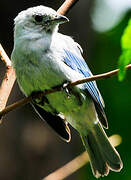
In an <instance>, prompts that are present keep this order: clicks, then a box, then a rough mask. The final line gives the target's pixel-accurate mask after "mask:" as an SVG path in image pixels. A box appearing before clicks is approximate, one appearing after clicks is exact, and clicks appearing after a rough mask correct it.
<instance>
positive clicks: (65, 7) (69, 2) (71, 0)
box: [57, 0, 79, 15]
mask: <svg viewBox="0 0 131 180" xmlns="http://www.w3.org/2000/svg"><path fill="white" fill-rule="evenodd" d="M78 1H79V0H66V1H65V2H64V3H63V4H62V6H61V7H60V8H59V9H58V10H57V12H58V13H59V14H61V15H65V14H67V13H68V11H69V10H70V9H71V8H72V7H73V6H74V5H75V4H76V3H77V2H78Z"/></svg>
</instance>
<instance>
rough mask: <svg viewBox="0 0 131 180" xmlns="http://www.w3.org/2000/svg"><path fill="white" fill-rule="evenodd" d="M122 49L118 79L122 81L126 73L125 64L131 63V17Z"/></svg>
mask: <svg viewBox="0 0 131 180" xmlns="http://www.w3.org/2000/svg"><path fill="white" fill-rule="evenodd" d="M121 49H122V54H121V56H120V58H119V62H118V63H119V69H120V71H119V73H118V79H119V81H122V80H123V79H124V78H125V75H126V69H125V66H126V65H128V64H130V63H131V19H130V20H129V22H128V25H127V27H126V28H125V30H124V33H123V35H122V37H121Z"/></svg>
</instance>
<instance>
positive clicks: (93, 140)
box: [81, 123, 122, 178]
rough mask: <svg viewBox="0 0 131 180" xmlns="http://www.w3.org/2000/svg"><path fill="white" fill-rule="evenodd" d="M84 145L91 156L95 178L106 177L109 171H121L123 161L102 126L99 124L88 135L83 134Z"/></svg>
mask: <svg viewBox="0 0 131 180" xmlns="http://www.w3.org/2000/svg"><path fill="white" fill-rule="evenodd" d="M81 138H82V140H83V144H84V145H85V147H86V150H87V152H88V154H89V158H90V163H91V167H92V171H93V174H94V176H96V177H97V178H98V177H100V176H106V175H108V173H109V170H110V169H111V170H113V171H120V170H121V168H122V161H121V159H120V156H119V154H118V152H117V151H116V150H115V148H114V147H113V146H112V145H111V144H110V142H109V140H108V137H107V135H106V134H105V132H104V130H103V128H102V126H101V125H100V124H99V123H98V124H95V125H94V127H93V128H92V129H91V130H89V131H88V134H87V135H83V134H81Z"/></svg>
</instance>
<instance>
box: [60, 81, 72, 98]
mask: <svg viewBox="0 0 131 180" xmlns="http://www.w3.org/2000/svg"><path fill="white" fill-rule="evenodd" d="M69 84H70V82H68V81H67V82H65V83H64V84H63V85H62V87H61V89H62V91H65V92H66V94H67V98H70V97H71V93H70V89H69V88H68V86H69Z"/></svg>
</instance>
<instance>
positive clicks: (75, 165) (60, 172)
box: [42, 135, 122, 180]
mask: <svg viewBox="0 0 131 180" xmlns="http://www.w3.org/2000/svg"><path fill="white" fill-rule="evenodd" d="M109 141H110V142H111V144H112V145H113V146H118V145H119V144H121V141H122V139H121V137H120V136H119V135H113V136H111V137H109ZM88 162H89V156H88V153H87V152H86V151H85V152H83V153H82V154H80V155H79V156H77V157H76V158H74V159H73V160H72V161H70V162H69V163H67V164H66V165H64V166H62V167H61V168H59V169H57V170H56V171H54V172H53V173H51V174H49V175H48V176H46V177H45V178H43V179H42V180H62V179H65V178H66V177H68V176H69V175H71V174H73V173H74V172H75V171H77V170H78V169H80V168H81V167H83V166H84V165H86V164H87V163H88Z"/></svg>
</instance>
